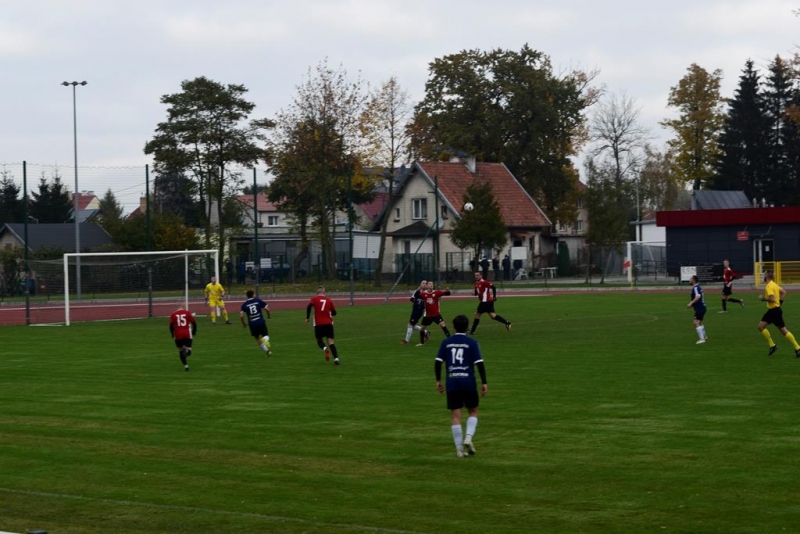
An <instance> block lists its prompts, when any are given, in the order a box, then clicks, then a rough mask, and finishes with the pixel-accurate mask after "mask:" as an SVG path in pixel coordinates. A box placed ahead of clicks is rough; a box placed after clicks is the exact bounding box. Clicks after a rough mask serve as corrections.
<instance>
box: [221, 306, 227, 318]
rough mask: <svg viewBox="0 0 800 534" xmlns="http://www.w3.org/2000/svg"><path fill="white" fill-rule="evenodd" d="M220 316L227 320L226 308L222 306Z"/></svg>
mask: <svg viewBox="0 0 800 534" xmlns="http://www.w3.org/2000/svg"><path fill="white" fill-rule="evenodd" d="M222 318H223V319H225V320H226V321H227V320H228V310H226V309H225V308H222Z"/></svg>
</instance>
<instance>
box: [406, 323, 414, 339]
mask: <svg viewBox="0 0 800 534" xmlns="http://www.w3.org/2000/svg"><path fill="white" fill-rule="evenodd" d="M412 332H414V327H413V326H411V325H408V328H406V343H408V342H409V341H411V333H412Z"/></svg>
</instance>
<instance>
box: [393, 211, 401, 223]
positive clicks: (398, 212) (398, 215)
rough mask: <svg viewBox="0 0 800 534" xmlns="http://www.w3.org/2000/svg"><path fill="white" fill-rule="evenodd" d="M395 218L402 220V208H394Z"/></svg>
mask: <svg viewBox="0 0 800 534" xmlns="http://www.w3.org/2000/svg"><path fill="white" fill-rule="evenodd" d="M394 220H395V221H399V220H400V208H395V209H394Z"/></svg>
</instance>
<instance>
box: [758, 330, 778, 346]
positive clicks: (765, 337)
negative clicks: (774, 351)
mask: <svg viewBox="0 0 800 534" xmlns="http://www.w3.org/2000/svg"><path fill="white" fill-rule="evenodd" d="M761 335H762V336H764V339H766V340H767V343H769V346H770V347H774V346H775V342H774V341H772V336H771V335H769V330H767V329H766V328H765V329H764V330H762V331H761Z"/></svg>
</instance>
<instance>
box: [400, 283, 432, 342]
mask: <svg viewBox="0 0 800 534" xmlns="http://www.w3.org/2000/svg"><path fill="white" fill-rule="evenodd" d="M427 288H428V281H427V280H422V281H421V282H420V283H419V287H418V288H417V289H416V290H415V291H414V293H413V294H412V295H411V298H410V299H408V300H410V301H411V303H412V304H411V317H409V319H408V327H407V328H406V338H405V339H403V340H402V341H400V343H402V344H403V345H408V343H409V342H410V341H411V334H412V332H414V330H421V329H422V327H421V326H419V325H418V324H417V323H418V322H419V320H420V319H421V318H422V316H423V315H424V314H425V299H424V298H423V297H422V292H423V291H425V290H426V289H427Z"/></svg>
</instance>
